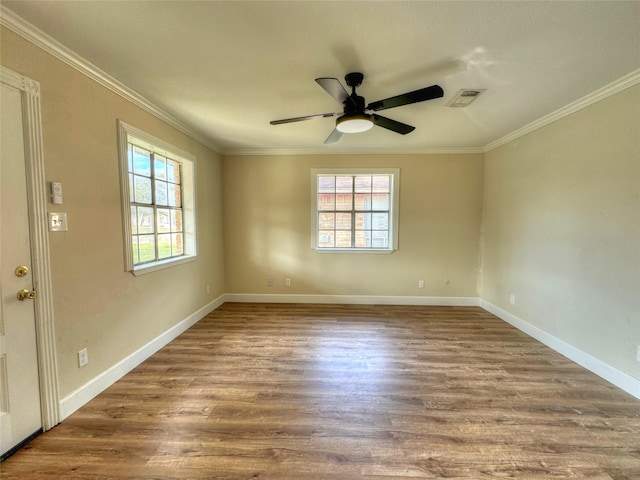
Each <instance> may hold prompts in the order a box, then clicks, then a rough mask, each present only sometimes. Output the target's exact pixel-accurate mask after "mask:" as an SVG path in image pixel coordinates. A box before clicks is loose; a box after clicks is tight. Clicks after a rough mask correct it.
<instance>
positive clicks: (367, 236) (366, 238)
mask: <svg viewBox="0 0 640 480" xmlns="http://www.w3.org/2000/svg"><path fill="white" fill-rule="evenodd" d="M356 248H371V232H370V231H367V230H365V231H362V230H358V231H356Z"/></svg>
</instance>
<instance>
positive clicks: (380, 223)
mask: <svg viewBox="0 0 640 480" xmlns="http://www.w3.org/2000/svg"><path fill="white" fill-rule="evenodd" d="M371 229H372V230H389V214H388V213H373V214H372V215H371Z"/></svg>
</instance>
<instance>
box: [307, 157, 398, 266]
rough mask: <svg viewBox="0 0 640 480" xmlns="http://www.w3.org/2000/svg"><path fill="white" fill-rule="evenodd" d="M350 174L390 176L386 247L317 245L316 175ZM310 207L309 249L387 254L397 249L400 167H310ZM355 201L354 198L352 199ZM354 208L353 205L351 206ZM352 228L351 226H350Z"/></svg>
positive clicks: (326, 251)
mask: <svg viewBox="0 0 640 480" xmlns="http://www.w3.org/2000/svg"><path fill="white" fill-rule="evenodd" d="M320 175H327V176H339V175H345V176H351V175H363V176H371V175H389V176H390V177H391V185H390V188H391V192H390V195H389V209H388V212H389V216H390V217H391V218H390V220H391V222H390V225H389V246H388V247H387V248H339V247H338V248H320V247H318V214H319V213H320V211H319V210H318V177H319V176H320ZM310 186H311V188H310V189H309V190H310V194H311V197H310V207H311V217H310V218H311V222H310V224H311V238H310V240H311V249H312V250H315V251H316V252H318V253H321V252H322V253H378V254H380V253H382V254H389V253H393V252H394V251H396V250H398V248H399V246H398V230H399V225H400V220H399V217H400V169H399V168H397V167H396V168H315V167H314V168H311V178H310ZM354 201H355V200H354ZM352 209H353V210H352V211H354V210H355V205H353V206H352ZM352 228H353V227H352Z"/></svg>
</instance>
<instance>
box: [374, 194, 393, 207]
mask: <svg viewBox="0 0 640 480" xmlns="http://www.w3.org/2000/svg"><path fill="white" fill-rule="evenodd" d="M372 200H373V201H372V202H371V203H372V205H371V210H389V194H388V193H379V194H377V195H373V199H372Z"/></svg>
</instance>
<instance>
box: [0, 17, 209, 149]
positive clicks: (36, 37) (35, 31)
mask: <svg viewBox="0 0 640 480" xmlns="http://www.w3.org/2000/svg"><path fill="white" fill-rule="evenodd" d="M0 25H2V26H3V27H6V28H8V29H9V30H11V31H12V32H14V33H16V34H17V35H20V36H21V37H22V38H24V39H25V40H27V41H29V42H31V43H33V44H34V45H35V46H37V47H39V48H41V49H42V50H44V51H45V52H47V53H49V54H51V55H53V56H54V57H55V58H57V59H58V60H61V61H63V62H64V63H66V64H67V65H69V66H71V67H73V68H75V69H76V70H77V71H79V72H80V73H82V74H84V75H86V76H87V77H89V78H91V79H92V80H94V81H96V82H98V83H99V84H100V85H102V86H104V87H106V88H108V89H109V90H111V91H112V92H114V93H116V94H118V95H120V96H121V97H123V98H124V99H126V100H128V101H130V102H131V103H133V104H134V105H136V106H138V107H140V108H141V109H143V110H145V111H146V112H148V113H150V114H151V115H153V116H155V117H157V118H159V119H160V120H162V121H163V122H165V123H167V124H168V125H170V126H172V127H173V128H175V129H176V130H179V131H180V132H182V133H184V134H185V135H188V136H189V137H191V138H192V139H194V140H196V141H197V142H200V143H201V144H203V145H205V146H207V147H209V148H210V149H212V150H213V151H215V152H216V153H220V148H219V147H218V146H217V145H216V144H215V143H213V142H212V141H211V139H209V138H208V137H206V136H205V135H203V134H202V133H200V132H198V131H197V130H195V129H193V128H192V127H191V126H189V125H188V124H186V123H185V122H183V121H182V120H179V119H178V118H176V117H175V116H173V115H172V114H170V113H168V112H167V111H165V110H163V109H162V108H160V107H158V106H157V105H155V104H153V103H152V102H151V101H149V100H147V99H146V98H145V97H143V96H142V95H140V94H138V93H136V92H135V91H133V90H132V89H131V88H129V87H127V86H126V85H125V84H123V83H122V82H120V81H118V80H117V79H115V78H114V77H112V76H111V75H109V74H108V73H106V72H104V71H102V70H101V69H100V68H98V67H96V66H95V65H93V64H92V63H91V62H89V61H87V60H85V59H84V58H82V57H81V56H80V55H78V54H77V53H75V52H73V51H72V50H70V49H69V48H67V47H65V46H64V45H63V44H61V43H60V42H58V41H57V40H55V39H54V38H52V37H50V36H49V35H47V34H46V33H45V32H43V31H42V30H40V29H39V28H37V27H36V26H34V25H32V24H30V23H29V22H27V21H26V20H24V19H23V18H22V17H20V16H18V15H17V14H15V13H13V11H11V10H9V9H8V8H7V7H5V6H4V5H0Z"/></svg>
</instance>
